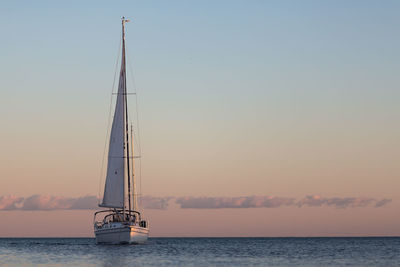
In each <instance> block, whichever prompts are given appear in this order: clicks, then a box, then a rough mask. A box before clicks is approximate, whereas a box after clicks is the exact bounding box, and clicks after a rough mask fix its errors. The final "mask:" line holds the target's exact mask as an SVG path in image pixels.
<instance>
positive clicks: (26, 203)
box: [0, 195, 172, 210]
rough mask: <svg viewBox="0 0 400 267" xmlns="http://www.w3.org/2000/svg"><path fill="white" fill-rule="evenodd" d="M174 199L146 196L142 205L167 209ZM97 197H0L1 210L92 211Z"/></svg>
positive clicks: (149, 207) (96, 202)
mask: <svg viewBox="0 0 400 267" xmlns="http://www.w3.org/2000/svg"><path fill="white" fill-rule="evenodd" d="M171 198H172V197H151V196H144V197H143V198H142V199H141V203H140V204H141V205H142V207H144V208H145V209H167V207H168V202H169V200H170V199H171ZM98 203H99V201H98V198H97V197H96V196H84V197H77V198H72V197H59V196H47V195H32V196H30V197H26V198H23V197H16V196H0V210H90V209H97V208H98V206H97V204H98Z"/></svg>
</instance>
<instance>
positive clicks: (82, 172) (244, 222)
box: [0, 0, 400, 236]
mask: <svg viewBox="0 0 400 267" xmlns="http://www.w3.org/2000/svg"><path fill="white" fill-rule="evenodd" d="M399 11H400V3H399V2H398V1H389V0H388V1H384V2H377V1H356V0H352V1H344V0H341V1H289V0H287V1H286V0H285V1H222V0H221V1H200V2H195V1H113V2H110V1H84V2H82V1H68V2H61V1H35V2H33V1H8V2H5V3H2V6H1V8H0V36H1V42H0V62H1V64H0V73H1V76H0V77H1V78H0V89H1V98H0V123H1V128H0V129H1V130H0V148H1V149H0V214H1V215H2V216H1V217H2V220H1V221H0V236H93V232H92V215H93V211H94V208H95V207H94V206H95V203H94V202H93V201H95V200H96V198H97V197H98V196H99V195H101V192H102V190H103V189H102V187H103V184H104V177H103V176H104V175H102V169H104V164H102V159H103V155H104V144H105V142H106V134H107V127H108V118H109V111H110V102H111V99H112V98H111V95H112V94H111V93H112V91H113V89H115V85H114V87H113V79H114V74H115V70H116V62H117V58H118V53H119V45H120V35H121V32H120V31H121V25H120V23H121V21H120V18H121V17H122V16H125V17H127V18H130V19H132V22H131V23H129V24H128V25H127V32H126V34H127V37H126V38H127V39H126V40H127V56H128V74H130V73H133V75H131V76H129V75H128V90H130V91H131V92H137V100H138V106H137V107H138V110H139V114H138V118H139V123H140V124H139V125H140V127H139V128H138V129H137V128H136V129H137V132H138V133H139V134H140V139H141V140H140V141H141V142H140V146H141V156H142V159H141V169H142V194H143V195H144V196H146V197H147V198H146V201H145V199H144V200H143V206H144V214H145V216H146V217H147V218H148V219H149V221H150V227H151V235H152V236H343V235H346V236H347V235H350V236H356V235H369V236H370V235H397V236H398V235H400V214H399V212H398V210H399V208H400V193H399V190H398V188H400V165H399V164H398V159H399V158H400V138H399V136H400V125H399V121H400V107H399V105H398V103H399V100H400V90H399V88H400V86H399V85H400V78H399V76H398V73H399V70H400V49H399V48H400V37H399V36H400V32H399V31H400V30H399V29H400V18H399V16H398V13H399ZM111 103H112V102H111ZM130 103H131V104H130V105H131V107H132V110H135V109H136V105H135V100H133V101H131V102H130ZM134 124H135V126H136V127H137V120H134ZM78 200H79V201H80V202H78ZM85 201H87V202H85ZM154 201H155V202H156V205H153V204H154ZM82 203H83V204H82ZM93 203H94V204H93ZM157 203H158V204H157ZM160 203H161V204H160ZM21 217H23V218H29V222H30V227H28V228H27V227H23V226H24V225H25V223H26V219H24V220H20V219H19V218H21ZM210 222H213V223H212V224H210Z"/></svg>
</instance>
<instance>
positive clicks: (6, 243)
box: [0, 237, 400, 267]
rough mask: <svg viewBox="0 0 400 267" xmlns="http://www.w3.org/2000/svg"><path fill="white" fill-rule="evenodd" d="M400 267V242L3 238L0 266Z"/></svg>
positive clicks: (379, 239)
mask: <svg viewBox="0 0 400 267" xmlns="http://www.w3.org/2000/svg"><path fill="white" fill-rule="evenodd" d="M347 265H348V266H400V237H334V238H331V237H320V238H150V239H149V241H148V243H146V244H144V245H96V244H95V240H94V239H93V238H0V266H113V267H115V266H347Z"/></svg>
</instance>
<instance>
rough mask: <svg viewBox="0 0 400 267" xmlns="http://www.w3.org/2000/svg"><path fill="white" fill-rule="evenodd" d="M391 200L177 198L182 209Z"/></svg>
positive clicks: (377, 203) (363, 203)
mask: <svg viewBox="0 0 400 267" xmlns="http://www.w3.org/2000/svg"><path fill="white" fill-rule="evenodd" d="M391 201H392V200H391V199H381V200H377V199H374V198H368V197H366V198H360V197H343V198H340V197H333V198H326V197H321V196H318V195H309V196H306V197H304V198H302V199H300V200H297V201H296V199H294V198H288V197H271V196H247V197H181V198H177V199H176V203H177V204H179V205H180V207H181V208H182V209H224V208H277V207H281V206H297V207H303V206H307V207H322V206H328V207H334V208H342V209H344V208H349V207H351V208H355V207H367V206H375V207H377V208H379V207H382V206H384V205H386V204H388V203H390V202H391Z"/></svg>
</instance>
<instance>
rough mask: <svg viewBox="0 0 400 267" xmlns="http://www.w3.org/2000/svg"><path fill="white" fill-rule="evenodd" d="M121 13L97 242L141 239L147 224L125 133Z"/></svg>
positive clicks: (144, 238)
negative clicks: (118, 62) (140, 207)
mask: <svg viewBox="0 0 400 267" xmlns="http://www.w3.org/2000/svg"><path fill="white" fill-rule="evenodd" d="M127 22H129V20H127V19H125V17H122V59H121V71H120V75H119V85H118V92H117V100H116V104H115V111H114V117H113V122H112V127H111V132H110V137H109V138H110V140H109V146H108V164H107V174H106V182H105V186H104V195H103V200H102V202H101V203H100V204H99V207H101V208H106V209H103V210H100V211H97V212H95V214H94V234H95V236H96V242H97V243H106V244H132V243H136V244H139V243H144V242H146V241H147V238H148V235H149V225H148V222H147V221H146V220H144V219H143V218H142V214H141V213H140V212H139V211H138V203H137V194H136V193H135V191H136V186H135V185H136V183H135V173H134V167H135V162H134V160H135V156H134V155H133V131H132V126H131V131H130V133H129V125H128V121H129V120H128V105H127V104H128V102H127V95H128V94H127V88H126V87H127V86H126V60H125V24H126V23H127Z"/></svg>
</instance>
